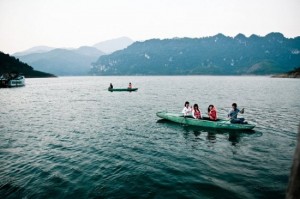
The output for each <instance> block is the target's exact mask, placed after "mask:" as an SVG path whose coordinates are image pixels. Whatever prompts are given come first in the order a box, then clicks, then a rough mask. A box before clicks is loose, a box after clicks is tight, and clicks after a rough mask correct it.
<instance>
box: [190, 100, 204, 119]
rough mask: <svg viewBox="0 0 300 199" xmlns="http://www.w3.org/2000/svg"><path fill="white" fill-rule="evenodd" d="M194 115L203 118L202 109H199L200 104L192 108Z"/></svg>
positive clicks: (196, 117)
mask: <svg viewBox="0 0 300 199" xmlns="http://www.w3.org/2000/svg"><path fill="white" fill-rule="evenodd" d="M192 115H193V117H194V118H195V119H201V118H202V116H201V111H200V110H199V107H198V104H194V106H193V110H192Z"/></svg>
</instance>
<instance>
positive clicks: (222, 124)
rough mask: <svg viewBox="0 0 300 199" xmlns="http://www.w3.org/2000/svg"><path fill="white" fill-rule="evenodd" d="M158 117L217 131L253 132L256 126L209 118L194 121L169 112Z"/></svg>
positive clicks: (160, 113)
mask: <svg viewBox="0 0 300 199" xmlns="http://www.w3.org/2000/svg"><path fill="white" fill-rule="evenodd" d="M156 115H157V116H158V117H160V118H163V119H166V120H169V121H172V122H175V123H180V124H185V125H190V126H200V127H205V128H215V129H228V130H251V129H253V128H254V127H255V125H254V124H233V123H231V122H230V121H229V120H226V119H217V121H211V120H209V118H203V119H194V118H193V117H192V116H186V117H184V116H183V114H177V113H168V112H157V113H156Z"/></svg>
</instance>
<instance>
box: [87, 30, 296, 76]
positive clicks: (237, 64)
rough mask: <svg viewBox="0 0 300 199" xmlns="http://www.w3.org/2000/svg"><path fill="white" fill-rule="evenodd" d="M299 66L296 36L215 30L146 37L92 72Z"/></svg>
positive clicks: (255, 71) (225, 71) (218, 71)
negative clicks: (193, 35) (192, 35)
mask: <svg viewBox="0 0 300 199" xmlns="http://www.w3.org/2000/svg"><path fill="white" fill-rule="evenodd" d="M299 65H300V37H296V38H292V39H288V38H285V37H284V36H283V35H282V34H281V33H270V34H267V35H266V36H264V37H261V36H257V35H251V36H250V37H246V36H245V35H243V34H238V35H236V36H235V37H228V36H225V35H223V34H217V35H215V36H211V37H204V38H174V39H163V40H160V39H150V40H147V41H144V42H135V43H133V44H132V45H130V46H129V47H127V48H126V49H124V50H120V51H116V52H114V53H112V54H110V55H103V56H101V57H100V58H99V59H98V60H97V62H95V63H94V64H93V68H92V70H91V71H90V74H93V75H194V74H210V75H242V74H248V75H267V74H274V73H281V72H285V71H289V70H291V69H293V68H295V67H297V66H299Z"/></svg>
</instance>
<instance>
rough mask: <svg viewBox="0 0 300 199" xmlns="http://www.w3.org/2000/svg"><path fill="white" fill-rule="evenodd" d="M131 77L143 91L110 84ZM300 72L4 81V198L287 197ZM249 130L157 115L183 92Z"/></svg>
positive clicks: (0, 170) (0, 174) (0, 150)
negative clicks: (8, 84)
mask: <svg viewBox="0 0 300 199" xmlns="http://www.w3.org/2000/svg"><path fill="white" fill-rule="evenodd" d="M129 81H131V82H132V83H133V86H137V87H139V90H138V92H132V93H127V92H114V93H111V92H108V91H107V90H106V88H107V87H108V85H109V83H110V82H112V83H113V84H114V86H115V87H126V86H127V84H128V82H129ZM299 99H300V81H299V80H297V79H272V78H269V77H207V76H192V77H66V78H54V79H27V85H26V87H23V88H15V89H0V105H1V106H0V198H284V194H285V190H286V187H287V182H288V176H289V172H290V168H291V164H292V155H293V153H294V150H295V146H296V136H297V129H298V124H299V121H300V100H299ZM186 100H189V101H190V102H191V103H192V104H193V103H198V104H199V105H200V108H201V110H202V111H203V112H204V110H206V108H207V106H208V105H209V104H214V105H216V106H217V109H218V113H219V116H220V117H222V116H225V115H226V113H227V110H229V108H230V105H231V103H232V102H237V103H238V105H239V106H240V107H245V109H246V113H245V114H244V116H245V117H246V118H247V120H248V121H251V122H254V123H256V124H257V127H256V128H255V129H254V131H252V132H241V133H236V132H227V131H215V130H207V129H201V128H191V127H186V126H181V125H178V124H174V123H169V122H166V121H162V120H159V118H158V117H157V116H156V115H155V113H156V112H157V111H161V110H169V111H181V109H182V107H183V103H184V101H186Z"/></svg>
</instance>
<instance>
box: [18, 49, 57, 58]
mask: <svg viewBox="0 0 300 199" xmlns="http://www.w3.org/2000/svg"><path fill="white" fill-rule="evenodd" d="M53 49H55V48H53V47H49V46H35V47H32V48H29V49H27V50H24V51H22V52H17V53H14V54H13V56H16V57H18V56H24V55H28V54H32V53H44V52H48V51H50V50H53Z"/></svg>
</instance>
